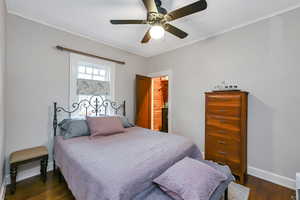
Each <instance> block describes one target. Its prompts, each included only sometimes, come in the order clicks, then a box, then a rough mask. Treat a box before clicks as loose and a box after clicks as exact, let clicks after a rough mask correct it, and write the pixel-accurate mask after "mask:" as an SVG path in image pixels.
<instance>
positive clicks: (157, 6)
mask: <svg viewBox="0 0 300 200" xmlns="http://www.w3.org/2000/svg"><path fill="white" fill-rule="evenodd" d="M142 1H143V3H144V5H145V7H146V9H147V19H146V20H110V22H111V23H112V24H115V25H121V24H149V25H150V26H151V27H150V28H149V30H148V31H147V33H146V34H145V36H144V38H143V40H142V41H141V42H142V43H147V42H149V40H150V39H151V38H153V39H160V38H162V37H163V36H164V33H165V31H167V32H169V33H171V34H173V35H175V36H177V37H179V38H180V39H183V38H185V37H187V36H188V34H187V33H186V32H184V31H182V30H180V29H179V28H176V27H175V26H172V25H171V24H169V23H168V22H171V21H174V20H176V19H179V18H182V17H185V16H187V15H191V14H193V13H196V12H200V11H202V10H205V9H206V8H207V3H206V0H200V1H196V2H195V3H192V4H190V5H187V6H185V7H182V8H179V9H177V10H174V11H172V12H169V13H168V12H167V10H166V9H165V8H163V7H161V0H142Z"/></svg>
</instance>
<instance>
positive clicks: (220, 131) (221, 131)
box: [218, 130, 227, 134]
mask: <svg viewBox="0 0 300 200" xmlns="http://www.w3.org/2000/svg"><path fill="white" fill-rule="evenodd" d="M218 133H222V134H224V133H227V132H226V131H223V130H219V131H218Z"/></svg>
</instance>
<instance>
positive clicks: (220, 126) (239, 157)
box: [205, 91, 248, 184]
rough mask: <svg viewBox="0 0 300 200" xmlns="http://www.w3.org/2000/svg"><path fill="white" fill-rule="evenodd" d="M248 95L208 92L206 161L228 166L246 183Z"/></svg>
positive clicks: (206, 98)
mask: <svg viewBox="0 0 300 200" xmlns="http://www.w3.org/2000/svg"><path fill="white" fill-rule="evenodd" d="M247 118H248V92H246V91H213V92H206V93H205V159H207V160H212V161H214V162H217V163H219V164H223V165H228V166H229V167H230V169H231V171H232V173H233V174H234V175H235V176H237V177H238V179H239V182H240V183H241V184H244V182H245V176H246V174H247Z"/></svg>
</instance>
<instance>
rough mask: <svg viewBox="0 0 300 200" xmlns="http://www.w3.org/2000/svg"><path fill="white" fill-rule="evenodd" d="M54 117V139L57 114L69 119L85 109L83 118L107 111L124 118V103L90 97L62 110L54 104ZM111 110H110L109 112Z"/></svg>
mask: <svg viewBox="0 0 300 200" xmlns="http://www.w3.org/2000/svg"><path fill="white" fill-rule="evenodd" d="M53 104H54V107H53V108H54V116H53V134H54V137H55V136H56V135H57V126H58V119H57V114H58V113H60V112H62V113H66V114H68V117H69V118H71V117H72V114H73V113H76V111H79V109H81V108H83V109H85V116H86V117H87V116H89V113H92V114H93V116H100V115H108V114H109V113H108V112H109V111H113V112H114V114H117V113H118V112H120V111H122V115H123V116H126V101H123V103H122V104H118V103H117V102H115V101H111V100H109V99H103V98H102V97H101V96H92V97H90V98H89V99H83V100H81V101H79V102H75V103H73V104H72V105H71V106H70V107H71V108H64V107H60V106H57V102H54V103H53ZM110 109H111V110H110ZM53 168H54V170H55V168H56V167H55V160H53Z"/></svg>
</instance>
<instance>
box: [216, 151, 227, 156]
mask: <svg viewBox="0 0 300 200" xmlns="http://www.w3.org/2000/svg"><path fill="white" fill-rule="evenodd" d="M218 153H219V154H221V155H226V154H227V153H226V152H224V151H219V152H218Z"/></svg>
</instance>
